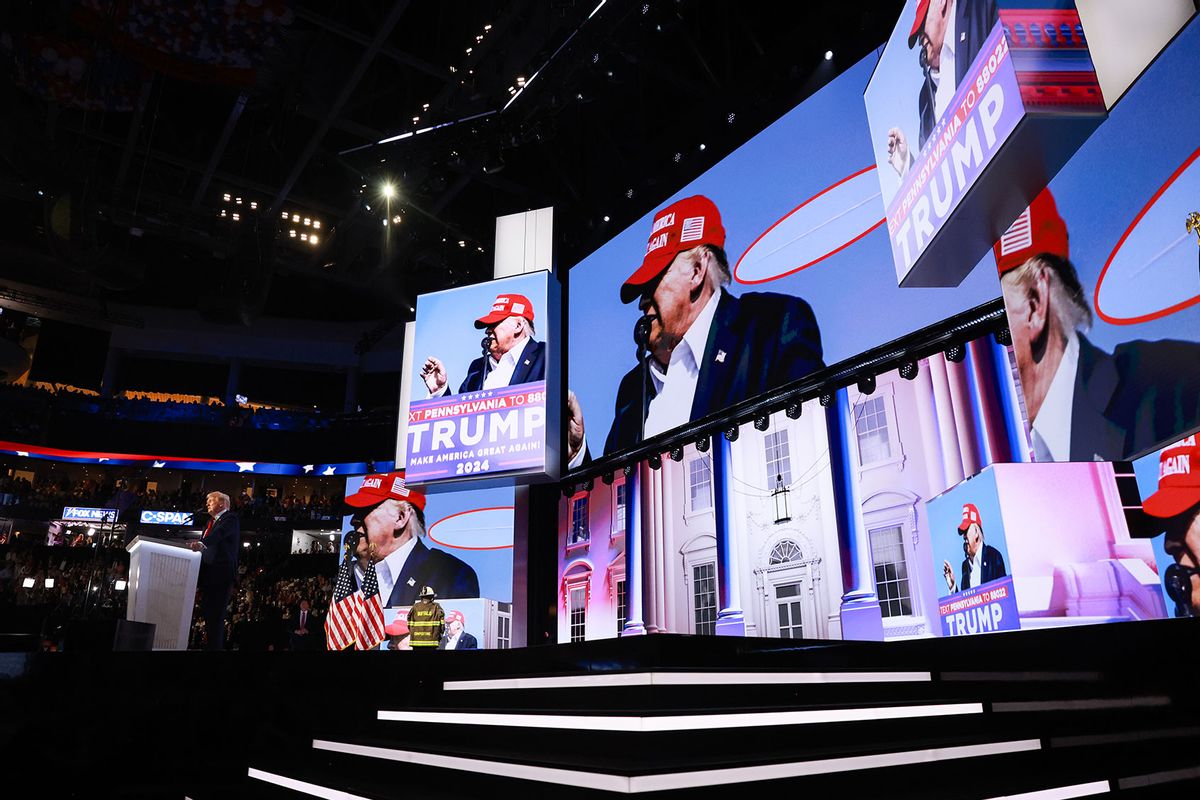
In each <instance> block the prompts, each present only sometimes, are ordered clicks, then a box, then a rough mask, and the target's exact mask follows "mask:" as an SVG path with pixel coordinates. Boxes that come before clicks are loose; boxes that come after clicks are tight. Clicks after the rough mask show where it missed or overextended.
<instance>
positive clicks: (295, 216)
mask: <svg viewBox="0 0 1200 800" xmlns="http://www.w3.org/2000/svg"><path fill="white" fill-rule="evenodd" d="M367 210H368V211H370V210H371V209H369V208H368V209H367ZM292 222H294V223H296V224H297V225H299V224H300V215H299V214H292Z"/></svg>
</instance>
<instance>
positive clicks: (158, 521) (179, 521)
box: [141, 511, 192, 525]
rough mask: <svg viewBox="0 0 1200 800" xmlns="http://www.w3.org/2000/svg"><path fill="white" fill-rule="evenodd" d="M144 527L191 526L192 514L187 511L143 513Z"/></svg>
mask: <svg viewBox="0 0 1200 800" xmlns="http://www.w3.org/2000/svg"><path fill="white" fill-rule="evenodd" d="M141 521H142V524H143V525H191V524H192V514H191V513H190V512H187V511H143V512H142V518H141Z"/></svg>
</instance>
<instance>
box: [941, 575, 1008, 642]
mask: <svg viewBox="0 0 1200 800" xmlns="http://www.w3.org/2000/svg"><path fill="white" fill-rule="evenodd" d="M938 616H939V617H941V618H942V636H966V635H969V634H976V633H992V632H994V631H1015V630H1019V629H1020V627H1021V617H1020V615H1019V613H1018V612H1017V598H1016V595H1014V594H1013V582H1012V578H1001V579H1000V580H998V581H992V582H991V583H987V584H984V585H983V586H980V587H978V588H976V589H964V590H963V591H961V592H959V593H957V594H954V595H951V596H949V597H945V598H942V599H941V600H940V601H939V602H938Z"/></svg>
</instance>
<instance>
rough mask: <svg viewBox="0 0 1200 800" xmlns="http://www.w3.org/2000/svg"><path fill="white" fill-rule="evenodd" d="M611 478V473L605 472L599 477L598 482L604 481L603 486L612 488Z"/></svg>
mask: <svg viewBox="0 0 1200 800" xmlns="http://www.w3.org/2000/svg"><path fill="white" fill-rule="evenodd" d="M613 477H614V476H613V474H612V473H611V472H606V473H604V474H603V475H601V476H600V480H602V481H604V485H605V486H612V482H613Z"/></svg>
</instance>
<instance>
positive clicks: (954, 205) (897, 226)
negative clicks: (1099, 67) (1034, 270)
mask: <svg viewBox="0 0 1200 800" xmlns="http://www.w3.org/2000/svg"><path fill="white" fill-rule="evenodd" d="M1013 5H1017V6H1032V7H1016V8H1014V7H1011V6H1013ZM1056 5H1057V6H1060V7H1054V6H1056ZM998 6H999V4H998V3H997V2H996V0H957V2H954V3H942V2H933V3H928V2H917V0H908V2H907V3H906V4H905V7H904V10H903V11H902V12H901V15H900V20H899V22H898V24H897V26H896V28H895V30H894V31H893V32H892V35H891V37H890V38H889V39H888V43H887V45H886V47H885V48H884V51H883V54H882V55H881V57H880V59H879V65H878V67H877V68H876V70H875V73H874V75H873V76H872V77H871V82H870V84H869V85H868V87H867V91H866V92H865V93H864V99H865V101H866V106H867V115H868V117H869V118H870V126H871V139H872V143H873V144H874V148H875V157H876V164H877V167H878V169H877V175H878V178H879V185H880V190H881V192H882V194H883V200H884V204H885V206H886V208H887V222H888V234H889V237H890V239H891V246H892V256H893V261H894V263H895V267H896V276H897V278H898V280H899V281H900V283H901V284H902V285H904V286H955V285H957V284H958V283H959V282H960V281H961V280H962V278H963V277H964V276H965V275H966V274H967V272H968V271H970V269H971V268H972V267H973V266H974V265H975V263H976V262H977V261H978V260H979V257H980V256H982V255H983V254H984V253H985V252H986V251H987V249H988V248H989V247H991V245H992V243H993V242H995V241H996V239H997V238H999V234H1000V233H1001V232H1002V231H1003V230H1004V228H1005V227H1007V225H1008V222H1009V221H1010V220H1011V219H1012V218H1013V217H1015V216H1016V215H1017V214H1018V213H1019V212H1020V210H1021V208H1022V207H1023V206H1024V205H1025V203H1027V202H1028V199H1029V198H1030V197H1032V196H1033V195H1034V194H1036V192H1037V191H1038V190H1040V189H1041V188H1042V187H1043V186H1045V184H1046V181H1048V180H1049V179H1050V178H1051V177H1052V176H1053V175H1054V173H1055V172H1056V171H1057V170H1058V168H1059V167H1061V166H1062V164H1063V163H1065V162H1066V160H1067V159H1068V158H1069V157H1070V156H1071V154H1072V153H1073V152H1074V150H1075V149H1076V148H1078V146H1079V145H1080V144H1082V142H1083V141H1084V139H1086V137H1087V135H1088V134H1090V133H1091V131H1092V130H1094V129H1095V126H1096V125H1098V124H1099V122H1100V120H1102V119H1103V115H1104V110H1105V105H1104V99H1103V97H1102V95H1101V92H1100V86H1099V83H1098V81H1097V79H1096V73H1095V68H1094V66H1093V64H1092V60H1091V55H1090V53H1089V51H1088V46H1087V42H1086V39H1085V37H1084V34H1083V28H1082V26H1081V25H1080V23H1079V14H1078V12H1077V11H1076V10H1075V8H1074V7H1073V5H1072V4H1071V3H1068V2H1062V3H1044V2H1033V1H1032V0H1031V1H1030V2H1029V3H1020V2H1017V3H1015V4H1014V3H1008V4H1006V6H1009V7H1006V8H1004V9H1000V8H999V7H998ZM992 167H994V169H992ZM985 172H987V174H988V175H993V176H994V177H992V178H987V179H984V180H980V179H981V178H983V176H984V174H985ZM977 184H978V185H977Z"/></svg>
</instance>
